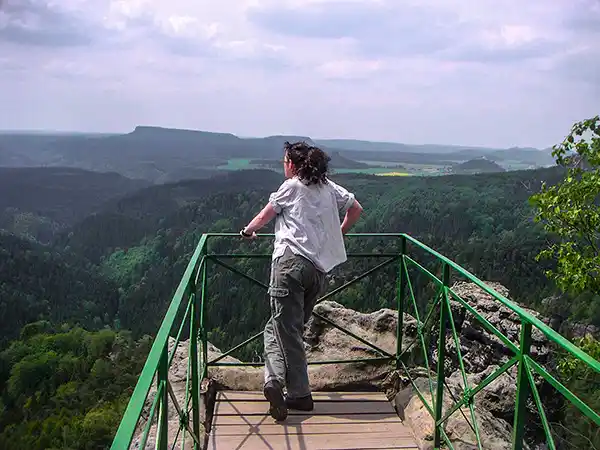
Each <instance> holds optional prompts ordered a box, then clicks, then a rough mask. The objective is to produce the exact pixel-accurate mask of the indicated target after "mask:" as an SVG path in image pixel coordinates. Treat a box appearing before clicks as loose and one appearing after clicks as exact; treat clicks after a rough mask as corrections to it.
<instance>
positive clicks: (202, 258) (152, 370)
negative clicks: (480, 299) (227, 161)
mask: <svg viewBox="0 0 600 450" xmlns="http://www.w3.org/2000/svg"><path fill="white" fill-rule="evenodd" d="M346 236H347V237H351V238H352V237H392V238H399V239H401V246H399V249H398V252H395V253H394V254H395V255H396V256H395V258H396V259H397V260H398V261H401V264H400V266H401V270H400V273H402V276H401V280H402V279H403V278H402V277H404V276H405V275H406V276H408V272H406V274H405V273H404V272H405V271H407V262H411V263H413V264H415V263H416V262H415V261H413V260H412V259H411V258H410V257H409V256H408V253H409V252H408V251H406V243H407V242H410V243H411V244H413V245H415V246H416V247H417V248H420V249H421V250H423V251H425V252H427V253H428V254H430V255H432V256H433V257H434V258H435V259H436V260H438V261H440V262H441V263H442V267H443V272H444V276H443V281H442V280H440V279H439V278H438V277H437V276H435V275H433V274H432V273H431V272H429V271H428V270H427V269H425V268H424V267H422V266H420V265H418V264H417V266H418V268H419V269H420V270H421V271H424V272H425V273H426V275H428V276H429V277H431V278H433V279H434V280H435V281H436V282H438V284H439V285H440V286H441V288H442V291H441V292H442V293H443V295H444V303H443V304H442V306H443V309H442V318H444V317H446V318H448V317H452V316H451V312H450V311H447V310H446V308H447V307H448V306H447V305H449V303H448V302H449V300H448V298H449V295H448V294H449V293H451V294H453V295H454V296H456V293H454V292H453V291H452V288H451V287H450V286H449V284H448V283H449V281H450V269H453V270H455V271H456V272H457V273H458V274H460V275H461V276H463V277H464V278H466V280H468V281H470V282H472V283H473V284H475V285H477V286H478V287H479V288H481V289H482V290H483V291H484V292H486V293H487V294H489V295H491V296H492V297H493V298H494V299H495V300H498V301H499V302H500V303H501V304H502V305H504V306H505V307H506V308H508V309H509V310H511V311H512V312H514V313H515V314H516V315H517V316H518V317H519V318H520V320H521V322H522V324H523V327H522V328H523V329H526V331H525V335H527V336H529V337H528V338H523V336H524V334H522V338H521V347H524V346H528V345H529V344H526V341H527V339H530V333H531V327H532V326H533V327H535V328H537V329H538V330H540V331H541V332H542V333H543V334H544V335H545V336H546V337H547V338H548V339H549V340H550V341H552V342H554V343H555V344H557V345H558V346H560V347H561V348H563V349H564V350H566V351H567V352H568V353H569V354H571V355H572V356H574V357H576V358H577V359H579V360H580V361H582V362H584V363H585V364H586V365H587V366H589V367H591V368H592V369H594V370H595V371H597V372H600V362H598V361H597V360H595V359H594V358H592V357H591V356H590V355H589V354H587V353H586V352H585V351H583V350H582V349H580V348H579V347H577V346H576V345H574V344H573V343H571V342H570V341H568V340H567V339H566V338H565V337H563V336H562V335H560V334H559V333H558V332H556V331H555V330H553V329H551V328H550V327H549V326H548V325H546V324H545V323H543V322H542V321H541V320H540V319H538V318H537V317H535V316H533V315H532V314H530V313H529V312H527V311H525V310H524V309H523V308H521V307H520V306H519V305H517V304H516V303H514V302H513V301H511V300H509V299H508V298H506V297H505V296H503V295H502V294H500V293H498V292H496V291H495V290H494V289H492V288H490V287H488V286H487V285H486V284H485V283H484V282H483V281H482V280H480V279H479V278H478V277H476V276H475V275H473V274H472V273H470V272H469V271H468V270H466V269H464V268H463V267H461V266H460V265H459V264H457V263H455V262H454V261H452V260H450V259H449V258H447V257H445V256H444V255H442V254H440V253H439V252H437V251H435V250H433V249H432V248H430V247H429V246H427V245H425V244H424V243H422V242H420V241H418V240H417V239H415V238H413V237H411V236H410V235H408V234H406V233H348V234H346ZM211 237H237V238H239V239H242V238H241V237H240V235H239V234H238V233H204V234H202V236H201V237H200V239H199V242H198V244H197V246H196V248H195V250H194V252H193V254H192V257H191V258H190V261H189V262H188V265H187V268H186V270H185V272H184V274H183V276H182V278H181V280H180V282H179V285H178V287H177V289H176V291H175V293H174V295H173V298H172V300H171V302H170V304H169V307H168V309H167V312H166V314H165V317H164V318H163V320H162V322H161V325H160V328H159V330H158V332H157V334H156V338H155V339H154V342H153V344H152V347H151V350H150V352H149V354H148V357H147V359H146V362H145V364H144V367H143V369H142V372H141V374H140V376H139V378H138V381H137V384H136V386H135V388H134V391H133V393H132V396H131V398H130V400H129V403H128V405H127V408H126V410H125V413H124V415H123V417H122V420H121V423H120V424H119V427H118V429H117V432H116V434H115V437H114V440H113V443H112V446H111V449H113V450H116V449H123V448H128V446H129V445H130V444H131V441H132V439H133V436H134V433H135V430H136V428H137V425H138V421H139V418H140V417H141V414H142V411H143V409H144V405H145V402H146V399H147V397H148V393H149V392H150V389H151V387H152V382H153V380H154V379H155V377H156V378H157V380H158V386H157V396H156V397H157V398H158V397H159V394H160V396H163V397H162V398H161V399H158V400H160V401H161V405H163V408H166V402H167V393H169V394H170V395H172V391H171V389H170V384H169V382H168V376H167V375H168V366H169V365H170V362H171V360H172V357H173V356H174V354H175V349H173V354H172V355H171V358H168V357H167V356H168V355H167V354H168V343H169V337H170V335H171V332H172V331H173V326H174V324H175V321H176V319H177V317H178V312H179V309H180V307H181V303H182V302H183V300H184V298H185V296H186V294H187V295H189V299H188V302H189V303H188V308H187V311H186V314H185V315H184V318H183V319H182V323H181V327H180V329H179V335H178V336H177V342H176V345H177V344H178V342H179V337H180V335H181V332H182V330H183V327H184V324H185V321H186V320H187V318H188V313H189V314H190V316H189V318H190V339H192V338H193V339H194V342H197V341H196V339H197V338H198V337H199V338H200V339H201V340H202V343H203V347H202V349H198V350H199V351H200V352H201V353H202V355H203V358H204V360H203V362H202V365H203V369H202V371H200V372H198V365H197V364H196V367H195V368H192V369H191V370H192V378H193V381H192V390H193V391H194V394H197V393H198V378H201V377H203V376H205V375H206V369H207V367H208V366H211V365H214V366H218V365H223V364H225V363H219V362H218V360H213V361H209V360H208V359H207V354H206V353H207V349H206V340H207V334H206V329H205V327H204V321H203V312H204V300H205V294H206V281H207V275H206V266H207V262H208V261H209V260H212V261H216V262H219V261H218V258H219V257H244V256H245V255H243V254H240V255H234V254H218V255H217V254H214V255H211V254H210V253H208V241H209V238H211ZM272 237H274V234H272V233H266V234H258V235H257V238H272ZM359 255H360V256H365V257H367V256H383V255H389V252H383V253H381V254H379V253H373V254H371V253H369V254H367V253H364V254H357V256H359ZM260 256H261V257H267V256H268V255H260ZM348 256H351V253H348ZM220 264H222V262H220ZM384 264H386V263H384ZM201 271H202V280H203V282H202V295H201V297H200V301H199V310H195V309H194V306H193V305H192V303H194V302H195V295H196V284H197V283H198V278H199V276H200V272H201ZM373 271H374V269H371V270H370V271H369V272H373ZM242 275H243V274H242ZM364 275H365V274H363V275H361V276H360V277H357V279H358V278H362V277H363V276H364ZM244 276H245V275H244ZM246 277H247V276H246ZM247 278H248V277H247ZM249 278H250V279H251V281H255V282H257V280H253V279H252V278H251V277H249ZM357 279H355V280H354V281H358V280H357ZM404 281H407V280H406V279H404ZM408 282H409V284H410V280H408ZM350 283H352V282H350ZM259 284H261V285H263V283H261V282H259ZM198 285H199V284H198ZM344 287H345V285H344V286H341V287H340V288H338V289H336V291H339V290H341V289H342V288H344ZM404 295H405V292H404V288H403V282H402V281H400V284H399V288H398V296H399V299H400V300H399V303H398V315H399V317H398V330H397V333H398V348H397V351H396V355H391V354H390V355H389V356H385V355H384V357H382V358H379V359H380V360H394V359H395V360H396V366H397V368H399V366H400V365H402V366H403V367H404V368H405V369H406V367H405V366H404V364H403V363H402V362H400V360H401V356H402V355H403V354H404V353H402V352H401V347H400V346H401V344H400V343H401V341H402V334H401V333H402V332H403V330H402V328H403V318H402V316H403V313H404V311H405V310H404V306H403V301H404V300H403V298H404ZM411 295H412V292H411ZM325 297H327V296H325ZM413 302H414V297H413ZM415 307H416V304H415ZM190 310H191V312H190ZM432 311H433V310H432ZM432 311H430V314H431V312H432ZM194 314H195V315H198V317H197V318H195V319H193V317H194ZM415 314H417V316H418V313H417V312H415ZM319 317H320V318H322V319H323V320H326V321H327V319H326V318H323V317H322V316H319ZM477 319H478V320H484V321H485V319H480V318H479V317H478V318H477ZM426 321H427V319H426V320H425V322H426ZM443 321H444V320H442V322H443ZM331 325H333V326H336V327H338V328H339V326H337V325H336V324H334V323H331ZM488 325H489V324H488ZM194 327H195V328H194ZM492 328H493V327H492ZM444 329H445V325H444ZM192 331H194V332H197V333H198V336H194V335H193V334H192ZM491 332H492V333H493V334H494V335H498V334H499V335H500V336H503V337H505V338H506V336H504V334H503V333H501V332H500V331H499V330H497V329H495V328H494V329H493V330H491ZM522 333H523V330H522ZM454 334H456V331H455V330H454ZM455 337H456V336H455ZM254 338H256V335H255V336H254V337H253V338H251V339H254ZM506 339H508V338H506ZM248 341H249V340H248ZM248 341H246V342H248ZM240 345H242V344H240ZM236 348H237V347H236ZM511 348H512V350H513V351H515V349H516V350H518V354H517V355H516V356H515V357H513V358H512V359H511V360H510V361H509V362H508V363H506V364H505V365H504V366H503V368H504V369H506V368H507V367H509V365H512V364H515V363H516V362H517V361H520V362H519V367H520V369H519V370H522V369H521V367H522V366H523V365H524V366H525V370H526V371H527V373H528V374H529V369H530V368H533V369H534V370H535V371H537V372H538V373H539V374H541V375H542V376H544V377H545V378H546V379H547V380H548V381H549V382H550V383H551V384H554V385H555V387H556V388H557V389H558V390H559V391H560V392H561V393H562V394H563V395H565V396H566V398H567V399H568V400H569V401H571V402H575V400H579V399H578V398H577V397H576V396H575V395H574V394H572V393H571V392H570V391H568V389H566V388H564V386H562V385H560V383H559V386H557V385H556V384H555V382H556V380H555V379H553V378H552V376H551V375H549V374H548V373H547V372H545V371H543V369H541V368H540V366H539V365H537V363H535V361H533V360H532V359H531V357H530V356H529V355H528V354H527V352H528V350H526V349H524V348H517V347H516V346H513V347H511ZM234 350H235V348H234ZM230 351H231V350H230ZM225 354H228V352H226V353H225ZM192 358H193V361H194V362H195V363H197V362H198V360H197V352H196V345H193V342H192V343H191V345H190V360H192ZM376 359H377V358H375V359H373V360H376ZM338 362H344V361H338ZM345 362H350V361H345ZM211 363H212V364H211ZM509 363H510V364H509ZM442 364H443V363H442ZM190 365H193V364H192V363H190ZM190 365H188V381H189V371H190ZM540 369H541V370H542V372H543V373H542V372H540ZM438 376H440V374H439V367H438ZM488 378H489V377H488ZM441 379H442V380H443V376H442V378H441ZM519 379H521V373H519ZM489 382H491V381H489ZM186 384H187V382H186ZM480 389H482V387H481V388H480ZM565 390H566V392H568V393H569V394H570V395H568V396H567V395H566V394H565ZM186 391H187V387H186ZM440 392H441V391H440V390H438V397H439V395H440ZM473 395H474V394H473ZM419 396H420V397H421V400H422V401H424V399H423V398H422V396H421V395H420V393H419ZM172 399H173V401H175V399H174V398H173V397H172ZM158 400H157V399H156V398H155V402H154V404H153V405H152V408H151V410H152V411H154V409H155V406H156V404H157V403H156V402H157V401H158ZM438 400H439V399H438ZM186 401H187V395H186ZM432 401H433V398H432ZM536 401H539V399H536ZM436 402H437V401H436ZM424 403H425V406H427V408H428V410H429V405H427V402H425V401H424ZM577 406H580V405H577ZM455 407H456V405H455ZM459 407H460V405H459ZM163 408H159V410H163ZM185 408H186V409H187V405H185ZM194 408H195V409H194V411H195V412H194V431H195V432H197V431H196V430H197V422H198V418H197V411H196V409H198V406H197V403H195V404H194ZM580 409H581V407H580ZM589 411H591V412H592V413H593V414H596V418H595V419H594V420H595V421H597V420H598V419H597V417H598V416H597V413H595V412H593V411H592V410H589V408H588V415H589ZM178 412H179V410H178ZM430 413H431V414H432V415H434V414H433V410H430ZM186 414H187V413H186ZM450 414H451V413H448V415H450ZM515 417H516V416H515ZM151 419H152V417H151V418H150V419H149V420H151ZM434 419H435V420H436V433H438V426H437V425H440V423H441V422H443V421H444V420H442V417H441V410H440V411H438V410H437V409H436V412H435V417H434ZM166 420H167V419H166V416H165V415H164V411H163V416H162V417H161V424H159V426H161V425H162V426H164V425H166ZM515 420H516V419H515ZM438 422H439V423H438ZM148 425H149V423H148V424H147V426H146V429H145V433H146V432H147V430H148V429H149V427H148ZM439 432H440V433H442V434H443V436H444V439H447V436H445V434H444V433H443V431H439ZM184 433H185V431H184ZM159 434H160V435H161V439H166V437H165V436H166V435H165V433H159ZM191 434H193V433H192V432H191ZM144 436H146V434H145V435H144ZM194 437H195V436H194ZM438 439H439V436H438V435H437V434H436V441H437V440H438ZM515 439H518V438H515Z"/></svg>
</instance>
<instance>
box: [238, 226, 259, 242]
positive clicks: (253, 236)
mask: <svg viewBox="0 0 600 450" xmlns="http://www.w3.org/2000/svg"><path fill="white" fill-rule="evenodd" d="M240 236H242V237H243V238H244V239H248V240H251V239H256V232H255V231H253V232H252V233H246V228H242V229H241V230H240Z"/></svg>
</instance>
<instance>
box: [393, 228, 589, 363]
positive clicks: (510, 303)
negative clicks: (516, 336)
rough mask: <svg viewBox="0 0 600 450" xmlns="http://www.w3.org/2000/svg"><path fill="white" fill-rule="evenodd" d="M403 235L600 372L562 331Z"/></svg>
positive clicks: (445, 258)
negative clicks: (559, 331) (553, 327)
mask: <svg viewBox="0 0 600 450" xmlns="http://www.w3.org/2000/svg"><path fill="white" fill-rule="evenodd" d="M402 236H403V237H405V238H406V239H407V240H409V241H410V242H412V243H413V244H415V245H416V246H417V247H419V248H421V249H423V250H425V251H427V252H428V253H430V254H431V255H433V256H435V257H436V258H437V259H439V260H440V261H442V262H444V263H445V264H447V265H448V266H450V267H451V268H452V269H454V270H456V271H457V272H458V273H460V274H461V275H462V276H464V277H465V278H467V279H468V280H469V281H471V282H473V283H474V284H476V285H477V286H478V287H480V288H481V289H483V290H484V291H485V292H486V293H487V294H489V295H491V296H492V297H494V299H496V300H498V301H499V302H500V303H502V304H503V305H504V306H506V307H507V308H508V309H510V310H511V311H513V312H514V313H515V314H517V315H518V316H519V318H520V319H521V320H523V321H525V322H528V323H530V324H531V325H533V326H534V327H536V328H537V329H538V330H540V331H541V332H542V333H543V334H544V335H546V337H547V338H548V339H550V340H551V341H553V342H554V343H556V344H558V345H559V346H561V347H562V348H563V349H565V350H567V351H568V352H569V353H571V354H572V355H573V356H575V357H577V358H578V359H580V360H581V361H583V362H585V363H586V364H587V365H589V366H590V367H592V368H593V369H594V370H596V371H597V372H599V373H600V362H598V361H597V360H595V359H594V358H592V357H591V356H590V355H588V354H587V353H586V352H584V351H583V350H581V349H580V348H579V347H577V346H576V345H575V344H573V343H572V342H571V341H569V340H568V339H567V338H565V337H564V336H562V335H561V334H560V333H558V332H556V331H554V330H553V329H552V328H550V327H549V326H548V325H546V324H545V323H544V322H542V321H541V320H540V319H538V318H537V317H535V316H533V315H531V314H530V313H529V312H527V311H525V310H524V309H523V308H521V307H520V306H519V305H517V304H516V303H514V302H513V301H512V300H510V299H508V298H506V297H505V296H504V295H502V294H500V293H499V292H496V291H495V290H494V289H492V288H490V287H489V286H487V285H486V284H485V283H484V282H483V281H481V280H480V279H479V278H477V277H476V276H475V275H473V274H472V273H471V272H469V271H468V270H466V269H464V268H463V267H461V266H460V265H458V264H457V263H455V262H454V261H452V260H451V259H449V258H447V257H445V256H444V255H442V254H440V253H438V252H436V251H435V250H433V249H432V248H430V247H428V246H427V245H425V244H423V243H422V242H420V241H418V240H417V239H415V238H413V237H411V236H409V235H408V234H402Z"/></svg>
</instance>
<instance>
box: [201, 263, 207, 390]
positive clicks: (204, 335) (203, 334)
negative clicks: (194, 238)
mask: <svg viewBox="0 0 600 450" xmlns="http://www.w3.org/2000/svg"><path fill="white" fill-rule="evenodd" d="M207 266H208V259H206V260H205V262H204V266H203V267H202V293H201V294H200V339H201V341H202V379H204V378H206V377H207V376H208V335H207V333H206V325H205V323H204V309H205V307H206V299H207V298H208V293H207V291H208V274H207Z"/></svg>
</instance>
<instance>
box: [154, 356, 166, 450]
mask: <svg viewBox="0 0 600 450" xmlns="http://www.w3.org/2000/svg"><path fill="white" fill-rule="evenodd" d="M168 376H169V346H168V345H165V347H164V348H163V351H162V353H161V355H160V361H159V363H158V373H157V376H156V389H157V392H159V391H158V389H159V388H160V387H161V386H162V390H160V399H159V400H158V420H157V430H156V448H158V449H161V450H166V449H167V446H168V445H169V443H168V440H167V439H168V437H169V433H168V431H169V428H168V427H169V414H168V413H169V411H168V404H169V393H168V390H167V381H168Z"/></svg>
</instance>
